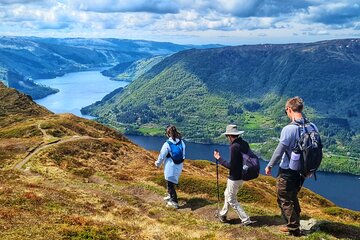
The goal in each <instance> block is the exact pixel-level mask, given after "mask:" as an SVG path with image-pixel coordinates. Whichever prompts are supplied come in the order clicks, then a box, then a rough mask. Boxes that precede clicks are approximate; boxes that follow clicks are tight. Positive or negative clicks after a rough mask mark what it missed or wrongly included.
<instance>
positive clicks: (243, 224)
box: [241, 218, 256, 226]
mask: <svg viewBox="0 0 360 240" xmlns="http://www.w3.org/2000/svg"><path fill="white" fill-rule="evenodd" d="M253 223H256V221H252V220H251V219H250V218H249V219H248V220H246V221H244V222H241V225H242V226H248V225H250V224H253Z"/></svg>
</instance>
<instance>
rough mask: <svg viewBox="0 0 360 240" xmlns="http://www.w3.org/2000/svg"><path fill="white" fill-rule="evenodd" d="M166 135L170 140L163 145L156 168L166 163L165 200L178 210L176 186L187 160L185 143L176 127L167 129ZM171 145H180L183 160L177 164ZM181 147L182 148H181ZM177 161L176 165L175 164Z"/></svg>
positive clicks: (172, 126)
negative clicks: (166, 193)
mask: <svg viewBox="0 0 360 240" xmlns="http://www.w3.org/2000/svg"><path fill="white" fill-rule="evenodd" d="M166 135H167V136H168V137H169V139H168V140H167V141H166V142H165V143H164V144H163V146H162V148H161V151H160V154H159V157H158V160H157V161H156V162H155V166H156V167H160V166H161V164H162V163H163V162H164V176H165V180H166V181H167V191H168V195H167V196H166V197H165V198H164V200H166V201H167V205H168V206H170V207H174V208H178V207H179V205H178V199H177V194H176V190H175V184H178V183H179V177H180V174H181V172H182V168H183V160H184V159H185V143H184V142H183V141H182V140H181V134H180V133H179V132H178V131H177V129H176V127H175V126H174V125H170V126H169V127H167V129H166ZM170 145H178V147H179V148H180V149H181V150H182V159H181V161H179V162H177V161H176V159H173V153H172V151H171V149H172V148H171V146H170ZM179 145H180V146H179ZM174 161H176V163H175V162H174Z"/></svg>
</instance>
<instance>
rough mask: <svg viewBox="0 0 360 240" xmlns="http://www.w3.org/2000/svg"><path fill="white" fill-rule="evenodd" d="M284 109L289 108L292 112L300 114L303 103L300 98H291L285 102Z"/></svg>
mask: <svg viewBox="0 0 360 240" xmlns="http://www.w3.org/2000/svg"><path fill="white" fill-rule="evenodd" d="M285 108H291V110H293V111H294V112H298V113H301V112H302V111H303V109H304V101H303V100H302V98H301V97H298V96H296V97H293V98H290V99H288V100H287V101H286V104H285Z"/></svg>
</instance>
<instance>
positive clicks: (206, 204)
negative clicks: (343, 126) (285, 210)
mask: <svg viewBox="0 0 360 240" xmlns="http://www.w3.org/2000/svg"><path fill="white" fill-rule="evenodd" d="M0 126H1V128H0V239H47V240H48V239H204V240H205V239H223V240H226V239H266V240H271V239H291V237H288V236H285V235H283V234H281V233H280V232H279V231H278V226H279V225H281V224H282V220H281V218H280V217H279V210H278V208H277V205H276V195H275V180H274V179H273V178H270V177H265V176H260V177H259V178H258V179H256V180H254V181H250V182H247V183H246V184H245V186H244V188H243V189H242V190H241V191H240V193H239V195H238V197H239V200H240V201H241V202H242V203H243V205H244V207H245V209H246V211H247V212H249V214H250V215H251V216H252V218H253V219H254V220H256V221H257V223H256V224H255V225H254V226H251V227H242V226H240V225H239V220H238V219H237V218H236V216H235V214H234V213H233V212H231V214H230V215H229V219H230V224H221V223H219V222H218V221H217V220H216V218H215V217H214V213H215V211H216V209H217V204H216V200H217V194H216V172H215V166H214V165H212V164H211V163H209V162H206V161H186V162H185V165H184V172H183V174H182V176H181V180H180V184H179V186H178V189H179V192H178V194H179V200H180V205H181V208H180V209H179V210H177V211H176V210H173V209H169V208H166V207H165V204H164V202H163V200H162V197H163V196H164V194H165V188H164V186H165V185H164V180H163V170H162V169H156V168H155V166H154V161H155V159H156V157H157V154H158V153H157V152H152V151H146V150H144V149H142V148H140V147H139V146H137V145H136V144H134V143H132V142H130V141H129V140H128V139H126V138H125V137H123V136H122V135H121V134H118V133H116V132H115V131H113V130H111V129H109V128H107V127H104V126H103V125H100V124H98V123H96V122H93V121H89V120H85V119H81V118H79V117H76V116H74V115H71V114H62V115H55V114H52V113H50V112H49V111H47V110H46V109H44V108H42V107H39V106H38V105H36V104H35V103H34V102H33V101H32V100H31V99H29V98H28V97H26V96H25V95H22V94H19V93H18V92H16V91H15V90H13V89H8V88H5V87H4V86H3V85H1V84H0ZM225 185H226V170H224V169H222V168H221V169H220V189H221V191H223V189H224V188H225ZM300 199H301V204H302V208H303V212H302V217H303V219H308V218H310V217H313V218H316V219H319V220H324V221H326V222H325V223H324V224H322V227H321V231H320V232H317V233H313V234H310V235H308V236H304V237H302V238H303V239H340V238H347V239H356V238H359V236H360V221H359V212H356V211H350V210H347V209H343V208H339V207H337V206H335V205H334V204H333V203H331V202H330V201H328V200H326V199H324V198H322V197H321V196H319V195H317V194H315V193H313V192H311V191H310V190H307V189H303V190H302V191H301V194H300Z"/></svg>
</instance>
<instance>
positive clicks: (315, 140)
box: [292, 120, 323, 180]
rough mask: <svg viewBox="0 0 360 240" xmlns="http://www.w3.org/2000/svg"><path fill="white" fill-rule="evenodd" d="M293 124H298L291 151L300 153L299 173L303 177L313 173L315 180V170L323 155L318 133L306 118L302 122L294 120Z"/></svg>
mask: <svg viewBox="0 0 360 240" xmlns="http://www.w3.org/2000/svg"><path fill="white" fill-rule="evenodd" d="M293 124H295V125H297V126H299V127H298V133H299V138H298V140H297V141H296V144H295V147H294V148H293V150H292V151H293V152H295V153H298V154H300V164H301V168H300V174H301V175H302V176H303V177H305V178H309V177H311V176H312V175H314V177H315V180H316V170H317V169H318V168H319V166H320V164H321V160H322V157H323V152H322V148H323V145H322V143H321V138H320V134H319V133H318V132H317V131H316V128H315V126H314V125H313V124H312V123H310V122H309V121H307V120H305V122H304V123H299V122H294V123H293Z"/></svg>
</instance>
